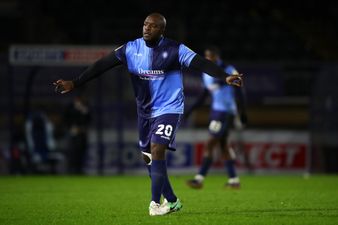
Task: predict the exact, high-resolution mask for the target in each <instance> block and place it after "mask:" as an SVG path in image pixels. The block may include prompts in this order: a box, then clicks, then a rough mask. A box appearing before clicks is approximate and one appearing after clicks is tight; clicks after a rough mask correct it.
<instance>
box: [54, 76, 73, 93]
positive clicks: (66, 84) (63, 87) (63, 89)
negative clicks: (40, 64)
mask: <svg viewBox="0 0 338 225" xmlns="http://www.w3.org/2000/svg"><path fill="white" fill-rule="evenodd" d="M53 85H54V86H55V89H54V90H55V92H56V93H61V94H65V93H67V92H70V91H71V90H73V89H74V83H73V81H70V80H62V79H61V80H57V81H55V82H54V83H53Z"/></svg>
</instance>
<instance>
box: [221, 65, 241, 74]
mask: <svg viewBox="0 0 338 225" xmlns="http://www.w3.org/2000/svg"><path fill="white" fill-rule="evenodd" d="M224 71H225V72H226V73H227V74H230V75H236V74H238V71H237V70H236V68H235V67H234V66H232V65H229V66H227V67H226V68H225V70H224Z"/></svg>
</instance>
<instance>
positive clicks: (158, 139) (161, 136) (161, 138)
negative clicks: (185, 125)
mask: <svg viewBox="0 0 338 225" xmlns="http://www.w3.org/2000/svg"><path fill="white" fill-rule="evenodd" d="M180 120H181V114H164V115H161V116H158V117H155V118H149V119H147V118H143V117H140V116H139V117H138V132H139V146H140V149H141V151H144V152H150V143H156V144H162V145H167V146H168V149H169V150H172V151H175V150H176V149H175V136H176V130H177V128H178V127H179V125H180Z"/></svg>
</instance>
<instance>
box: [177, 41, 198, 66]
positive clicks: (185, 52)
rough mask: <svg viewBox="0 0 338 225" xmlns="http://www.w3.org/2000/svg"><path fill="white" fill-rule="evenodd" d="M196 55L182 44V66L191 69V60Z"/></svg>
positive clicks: (180, 57)
mask: <svg viewBox="0 0 338 225" xmlns="http://www.w3.org/2000/svg"><path fill="white" fill-rule="evenodd" d="M195 55H196V53H195V52H194V51H193V50H191V49H190V48H188V47H187V46H185V45H184V44H180V46H179V50H178V60H179V63H180V64H181V65H182V66H186V67H189V65H190V62H191V60H192V59H193V58H194V57H195Z"/></svg>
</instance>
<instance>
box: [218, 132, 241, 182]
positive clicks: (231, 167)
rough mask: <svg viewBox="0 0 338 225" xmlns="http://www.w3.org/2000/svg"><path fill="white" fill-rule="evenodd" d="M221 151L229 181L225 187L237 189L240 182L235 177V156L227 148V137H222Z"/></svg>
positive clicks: (230, 149) (232, 151)
mask: <svg viewBox="0 0 338 225" xmlns="http://www.w3.org/2000/svg"><path fill="white" fill-rule="evenodd" d="M221 149H222V154H223V158H224V165H225V169H226V171H227V173H228V177H229V180H228V182H227V184H226V186H227V187H231V188H239V187H240V181H239V178H238V177H237V172H236V166H235V164H236V161H235V159H236V155H235V152H234V150H233V149H232V148H231V147H230V146H229V144H228V141H227V137H224V138H223V139H222V140H221Z"/></svg>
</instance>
